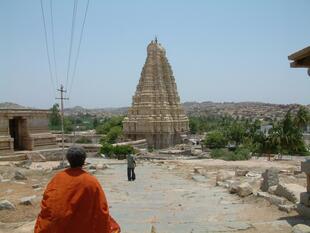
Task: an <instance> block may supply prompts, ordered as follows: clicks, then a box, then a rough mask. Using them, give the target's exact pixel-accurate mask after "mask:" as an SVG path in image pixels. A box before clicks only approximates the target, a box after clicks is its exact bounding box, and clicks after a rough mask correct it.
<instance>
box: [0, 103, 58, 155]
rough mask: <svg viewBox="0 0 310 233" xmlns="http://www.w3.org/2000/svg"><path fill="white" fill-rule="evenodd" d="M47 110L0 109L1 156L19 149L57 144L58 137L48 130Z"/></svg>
mask: <svg viewBox="0 0 310 233" xmlns="http://www.w3.org/2000/svg"><path fill="white" fill-rule="evenodd" d="M48 114H49V111H47V110H34V109H0V156H1V155H5V154H10V153H13V152H14V151H18V150H35V149H45V148H51V147H55V146H56V137H55V136H54V135H52V134H51V133H49V131H48Z"/></svg>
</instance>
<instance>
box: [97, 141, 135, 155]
mask: <svg viewBox="0 0 310 233" xmlns="http://www.w3.org/2000/svg"><path fill="white" fill-rule="evenodd" d="M100 152H101V153H102V154H105V155H106V156H107V157H108V158H117V159H125V158H126V155H128V154H133V153H134V152H135V150H134V148H133V147H132V146H130V145H123V146H113V145H111V144H109V143H103V144H102V147H101V151H100Z"/></svg>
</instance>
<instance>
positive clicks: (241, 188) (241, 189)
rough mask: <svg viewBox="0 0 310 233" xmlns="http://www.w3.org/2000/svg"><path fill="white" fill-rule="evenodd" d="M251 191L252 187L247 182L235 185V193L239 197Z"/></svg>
mask: <svg viewBox="0 0 310 233" xmlns="http://www.w3.org/2000/svg"><path fill="white" fill-rule="evenodd" d="M252 193H253V188H252V187H251V185H250V184H249V183H247V182H245V183H242V184H239V185H238V186H237V194H238V195H239V196H240V197H246V196H249V195H251V194H252Z"/></svg>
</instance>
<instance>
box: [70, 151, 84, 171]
mask: <svg viewBox="0 0 310 233" xmlns="http://www.w3.org/2000/svg"><path fill="white" fill-rule="evenodd" d="M85 159H86V152H85V150H84V148H83V147H79V146H72V147H70V148H69V150H68V151H67V160H68V161H69V163H70V167H71V168H75V167H82V166H83V165H84V162H85Z"/></svg>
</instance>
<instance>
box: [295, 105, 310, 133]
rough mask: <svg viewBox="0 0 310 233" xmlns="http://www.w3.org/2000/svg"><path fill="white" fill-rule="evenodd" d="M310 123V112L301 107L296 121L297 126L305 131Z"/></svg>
mask: <svg viewBox="0 0 310 233" xmlns="http://www.w3.org/2000/svg"><path fill="white" fill-rule="evenodd" d="M309 122H310V113H309V110H308V109H307V108H306V107H304V106H301V107H300V108H299V110H298V112H297V114H296V117H295V119H294V123H295V125H296V126H297V127H298V128H300V129H304V128H305V127H306V126H307V125H308V124H309Z"/></svg>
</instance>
